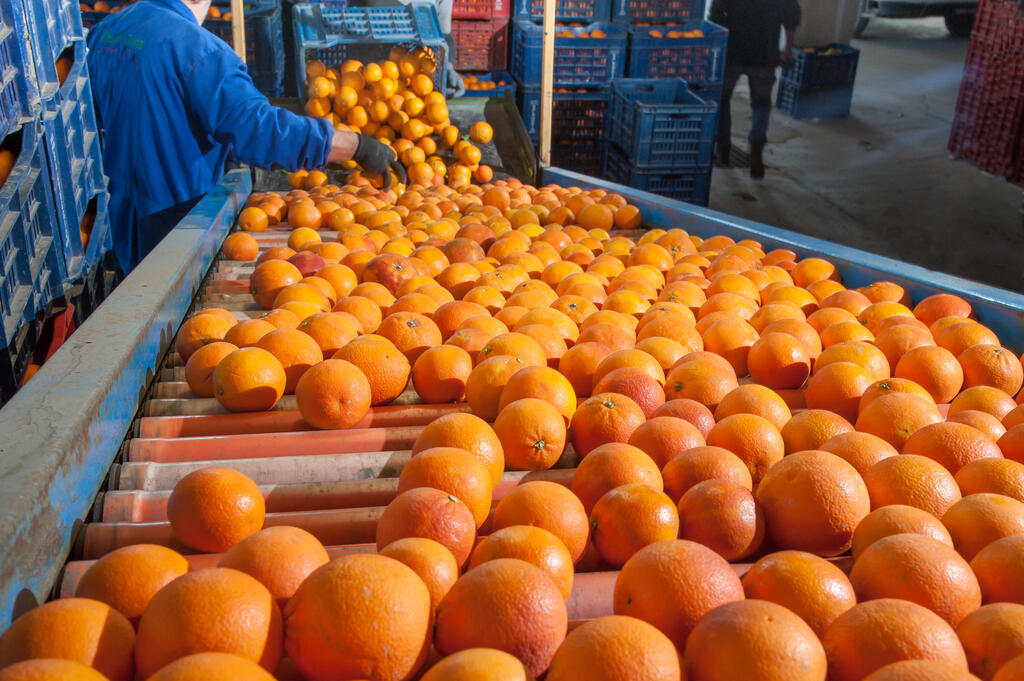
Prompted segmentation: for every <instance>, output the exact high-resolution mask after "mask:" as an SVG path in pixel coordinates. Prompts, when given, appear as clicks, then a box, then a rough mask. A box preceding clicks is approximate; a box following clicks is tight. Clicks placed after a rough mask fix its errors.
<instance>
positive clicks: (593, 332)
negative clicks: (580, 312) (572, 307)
mask: <svg viewBox="0 0 1024 681" xmlns="http://www.w3.org/2000/svg"><path fill="white" fill-rule="evenodd" d="M581 329H582V330H581V331H580V335H579V337H578V338H577V339H576V341H577V342H578V343H587V342H597V343H603V344H604V345H607V346H608V347H610V348H611V349H612V350H624V349H626V348H631V347H633V346H634V345H636V334H635V333H634V332H633V331H632V330H631V329H628V328H626V327H625V326H624V325H619V324H613V323H611V322H600V323H596V324H593V325H592V326H588V325H584V326H581Z"/></svg>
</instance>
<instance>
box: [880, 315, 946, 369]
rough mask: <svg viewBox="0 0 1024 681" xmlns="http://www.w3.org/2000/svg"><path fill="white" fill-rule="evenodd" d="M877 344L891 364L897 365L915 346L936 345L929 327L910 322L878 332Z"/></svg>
mask: <svg viewBox="0 0 1024 681" xmlns="http://www.w3.org/2000/svg"><path fill="white" fill-rule="evenodd" d="M874 343H875V346H876V347H877V348H878V349H879V350H881V351H882V352H883V353H884V354H885V358H886V359H887V360H888V361H889V366H890V367H894V366H896V364H897V362H899V360H900V358H901V357H903V355H905V354H907V353H908V352H910V351H911V350H913V349H914V348H920V347H923V346H926V345H935V341H933V340H932V334H931V332H930V331H928V329H922V328H920V327H917V326H912V325H910V324H894V325H893V326H890V327H889V328H887V329H884V330H882V331H880V332H879V333H878V335H877V336H876V337H875V340H874Z"/></svg>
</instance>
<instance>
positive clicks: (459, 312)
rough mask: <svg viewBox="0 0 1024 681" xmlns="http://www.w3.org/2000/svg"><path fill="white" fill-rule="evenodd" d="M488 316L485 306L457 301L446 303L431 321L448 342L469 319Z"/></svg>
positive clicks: (436, 311) (438, 309)
mask: <svg viewBox="0 0 1024 681" xmlns="http://www.w3.org/2000/svg"><path fill="white" fill-rule="evenodd" d="M487 314H488V312H487V308H485V307H484V306H483V305H479V304H477V303H473V302H467V301H465V300H456V301H452V302H450V303H445V304H444V305H441V306H440V307H439V308H437V309H436V310H435V311H434V315H433V317H431V319H433V321H434V323H435V324H437V328H438V330H439V331H440V332H441V337H442V338H444V339H445V340H448V339H449V338H451V336H452V334H453V333H455V332H456V331H457V330H458V329H460V328H461V327H462V323H463V322H465V321H466V320H467V319H472V318H473V317H479V316H483V315H487Z"/></svg>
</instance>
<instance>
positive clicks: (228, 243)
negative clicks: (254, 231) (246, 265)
mask: <svg viewBox="0 0 1024 681" xmlns="http://www.w3.org/2000/svg"><path fill="white" fill-rule="evenodd" d="M246 210H248V209H246ZM256 210H259V209H258V208H257V209H256ZM221 252H222V253H223V254H224V257H225V259H227V260H242V261H246V262H248V261H252V260H255V259H256V256H258V255H259V253H260V245H259V242H257V241H256V239H254V238H253V237H252V236H250V235H249V234H247V233H246V232H235V233H234V234H229V235H228V237H227V238H226V239H224V244H223V245H222V246H221Z"/></svg>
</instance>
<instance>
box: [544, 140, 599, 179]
mask: <svg viewBox="0 0 1024 681" xmlns="http://www.w3.org/2000/svg"><path fill="white" fill-rule="evenodd" d="M604 146H605V144H604V140H601V139H593V140H554V139H552V141H551V165H553V166H555V167H557V168H564V169H566V170H573V171H575V172H577V173H583V174H584V175H591V176H593V177H600V175H601V168H602V157H603V155H604Z"/></svg>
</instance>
